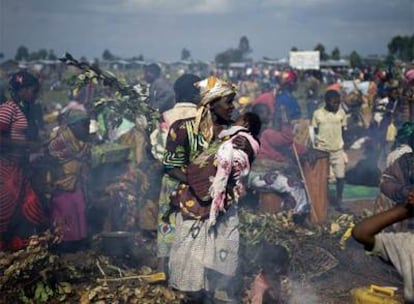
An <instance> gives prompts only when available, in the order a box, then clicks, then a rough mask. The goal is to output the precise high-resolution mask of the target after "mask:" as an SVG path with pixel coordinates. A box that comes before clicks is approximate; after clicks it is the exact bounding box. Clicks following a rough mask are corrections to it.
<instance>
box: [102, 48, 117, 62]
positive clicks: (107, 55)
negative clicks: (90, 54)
mask: <svg viewBox="0 0 414 304" xmlns="http://www.w3.org/2000/svg"><path fill="white" fill-rule="evenodd" d="M102 59H103V60H114V59H117V57H116V56H115V55H114V54H112V53H111V52H110V51H109V50H108V49H106V50H104V51H103V53H102Z"/></svg>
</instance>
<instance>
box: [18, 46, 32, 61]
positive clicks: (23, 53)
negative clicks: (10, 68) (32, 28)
mask: <svg viewBox="0 0 414 304" xmlns="http://www.w3.org/2000/svg"><path fill="white" fill-rule="evenodd" d="M14 59H15V60H17V61H21V60H29V49H28V48H27V47H25V46H23V45H21V46H19V47H18V48H17V51H16V55H15V56H14Z"/></svg>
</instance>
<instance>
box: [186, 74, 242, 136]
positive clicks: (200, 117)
mask: <svg viewBox="0 0 414 304" xmlns="http://www.w3.org/2000/svg"><path fill="white" fill-rule="evenodd" d="M194 85H195V86H196V87H197V88H199V89H200V95H201V101H200V103H199V104H198V107H197V114H196V117H195V126H194V133H195V134H198V133H199V132H201V134H202V135H203V137H204V138H205V139H206V140H207V141H208V142H210V141H211V139H212V138H213V120H212V117H211V112H210V103H211V102H212V101H214V100H217V99H218V98H221V97H225V96H229V95H231V94H235V93H236V87H235V85H233V84H232V83H230V82H227V81H224V80H222V79H219V78H217V77H215V76H210V77H208V78H206V79H203V80H201V81H198V82H196V83H195V84H194Z"/></svg>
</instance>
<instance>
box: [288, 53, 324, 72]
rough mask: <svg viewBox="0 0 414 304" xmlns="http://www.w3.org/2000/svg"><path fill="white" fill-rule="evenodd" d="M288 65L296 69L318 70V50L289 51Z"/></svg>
mask: <svg viewBox="0 0 414 304" xmlns="http://www.w3.org/2000/svg"><path fill="white" fill-rule="evenodd" d="M289 65H290V66H291V67H292V68H294V69H298V70H319V51H302V52H290V53H289Z"/></svg>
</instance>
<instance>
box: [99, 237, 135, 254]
mask: <svg viewBox="0 0 414 304" xmlns="http://www.w3.org/2000/svg"><path fill="white" fill-rule="evenodd" d="M132 237H133V234H132V233H131V232H128V231H111V232H103V233H102V234H101V238H102V250H103V252H104V254H106V255H110V256H124V255H126V254H129V253H130V251H131V244H132Z"/></svg>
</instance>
